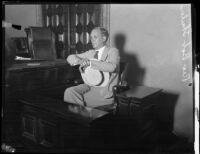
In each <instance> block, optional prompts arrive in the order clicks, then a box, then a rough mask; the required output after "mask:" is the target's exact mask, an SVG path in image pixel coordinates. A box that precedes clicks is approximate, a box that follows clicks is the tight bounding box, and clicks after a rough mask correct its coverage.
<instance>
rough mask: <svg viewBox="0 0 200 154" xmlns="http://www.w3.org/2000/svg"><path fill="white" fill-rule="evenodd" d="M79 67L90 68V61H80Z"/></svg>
mask: <svg viewBox="0 0 200 154" xmlns="http://www.w3.org/2000/svg"><path fill="white" fill-rule="evenodd" d="M80 65H81V67H87V66H90V60H89V59H82V60H81V63H80Z"/></svg>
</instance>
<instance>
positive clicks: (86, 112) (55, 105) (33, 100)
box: [20, 94, 109, 124]
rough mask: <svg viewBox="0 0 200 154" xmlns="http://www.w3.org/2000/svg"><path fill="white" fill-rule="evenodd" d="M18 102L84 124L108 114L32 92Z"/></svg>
mask: <svg viewBox="0 0 200 154" xmlns="http://www.w3.org/2000/svg"><path fill="white" fill-rule="evenodd" d="M20 102H21V103H23V104H26V105H29V106H33V107H35V108H38V109H42V110H44V111H50V112H52V113H56V114H57V115H58V116H59V115H60V116H62V117H67V118H68V119H69V118H72V119H74V120H78V121H79V122H83V123H84V124H89V123H90V122H91V121H93V120H95V119H98V118H100V117H102V116H104V115H107V114H109V113H108V112H106V111H102V110H98V109H94V108H90V107H85V106H80V105H77V104H71V103H66V102H63V101H61V100H57V99H52V98H49V97H44V96H41V95H34V94H32V95H27V96H25V97H23V98H21V99H20Z"/></svg>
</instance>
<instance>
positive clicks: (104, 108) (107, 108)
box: [95, 104, 116, 112]
mask: <svg viewBox="0 0 200 154" xmlns="http://www.w3.org/2000/svg"><path fill="white" fill-rule="evenodd" d="M95 109H98V110H102V111H106V112H114V111H115V109H116V105H115V104H109V105H102V106H98V107H95Z"/></svg>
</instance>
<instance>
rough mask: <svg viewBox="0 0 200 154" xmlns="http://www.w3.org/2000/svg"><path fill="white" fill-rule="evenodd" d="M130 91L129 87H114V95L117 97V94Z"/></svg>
mask: <svg viewBox="0 0 200 154" xmlns="http://www.w3.org/2000/svg"><path fill="white" fill-rule="evenodd" d="M128 89H129V86H121V85H115V86H113V95H114V96H116V94H119V93H121V92H123V91H126V90H128Z"/></svg>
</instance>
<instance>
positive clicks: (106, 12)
mask: <svg viewBox="0 0 200 154" xmlns="http://www.w3.org/2000/svg"><path fill="white" fill-rule="evenodd" d="M100 26H102V27H104V28H106V29H107V30H108V33H110V4H102V5H101V15H100ZM107 44H108V45H110V38H109V39H108V41H107Z"/></svg>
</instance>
